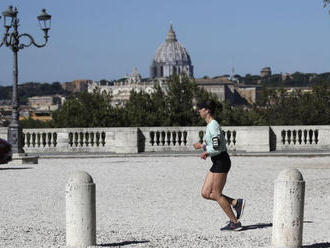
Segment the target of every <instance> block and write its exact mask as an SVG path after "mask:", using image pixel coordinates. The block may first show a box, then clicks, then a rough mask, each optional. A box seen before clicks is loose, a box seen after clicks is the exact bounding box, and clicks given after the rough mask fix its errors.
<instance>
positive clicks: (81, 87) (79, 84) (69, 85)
mask: <svg viewBox="0 0 330 248" xmlns="http://www.w3.org/2000/svg"><path fill="white" fill-rule="evenodd" d="M91 82H93V80H88V79H79V80H74V81H72V82H65V83H62V88H63V89H64V90H66V91H69V92H72V93H79V92H83V91H87V90H88V84H89V83H91Z"/></svg>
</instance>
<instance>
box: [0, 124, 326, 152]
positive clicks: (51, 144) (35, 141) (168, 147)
mask: <svg viewBox="0 0 330 248" xmlns="http://www.w3.org/2000/svg"><path fill="white" fill-rule="evenodd" d="M222 129H223V133H224V136H225V138H226V142H227V148H228V150H229V151H232V152H235V151H237V152H270V151H282V152H283V151H309V152H311V151H330V126H270V127H268V126H243V127H242V126H237V127H235V126H231V127H226V126H225V127H222ZM23 133H24V150H25V152H27V153H57V152H59V153H60V152H69V153H71V152H73V153H74V152H91V153H93V152H113V153H138V152H189V151H194V148H193V144H194V143H195V142H203V140H204V135H205V126H200V127H140V128H139V127H132V128H50V129H24V130H23ZM0 138H5V139H6V138H7V128H0Z"/></svg>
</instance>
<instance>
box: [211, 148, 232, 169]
mask: <svg viewBox="0 0 330 248" xmlns="http://www.w3.org/2000/svg"><path fill="white" fill-rule="evenodd" d="M211 160H212V162H213V165H212V167H211V168H210V171H211V172H213V173H228V171H229V170H230V167H231V161H230V157H229V155H228V153H227V152H222V153H220V154H219V155H216V156H214V157H211Z"/></svg>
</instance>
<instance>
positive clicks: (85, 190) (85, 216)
mask: <svg viewBox="0 0 330 248" xmlns="http://www.w3.org/2000/svg"><path fill="white" fill-rule="evenodd" d="M65 200H66V245H67V246H68V247H74V248H86V247H88V246H92V245H96V210H95V184H94V183H93V179H92V177H91V176H90V175H89V174H88V173H86V172H84V171H77V172H75V173H73V174H72V175H71V176H70V178H69V180H68V182H67V184H66V188H65Z"/></svg>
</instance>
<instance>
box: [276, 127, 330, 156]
mask: <svg viewBox="0 0 330 248" xmlns="http://www.w3.org/2000/svg"><path fill="white" fill-rule="evenodd" d="M270 147H271V150H276V151H317V150H319V151H330V126H272V127H271V129H270Z"/></svg>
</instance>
